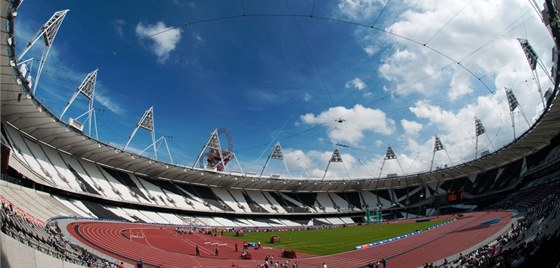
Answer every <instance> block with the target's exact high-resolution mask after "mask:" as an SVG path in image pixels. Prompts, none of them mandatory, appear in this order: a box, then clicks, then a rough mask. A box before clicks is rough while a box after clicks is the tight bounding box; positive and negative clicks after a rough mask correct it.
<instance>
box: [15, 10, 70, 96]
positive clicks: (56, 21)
mask: <svg viewBox="0 0 560 268" xmlns="http://www.w3.org/2000/svg"><path fill="white" fill-rule="evenodd" d="M68 11H69V9H66V10H61V11H57V12H55V13H54V14H53V15H52V16H51V18H50V19H49V20H48V21H47V22H46V23H45V24H43V26H41V29H39V31H38V32H37V33H36V34H35V35H34V36H33V38H31V41H29V43H27V46H26V47H25V49H24V50H23V52H22V53H21V54H20V55H19V57H18V62H19V61H21V59H22V58H23V56H25V54H26V53H27V52H28V51H29V49H31V47H33V45H35V43H37V41H38V40H39V39H40V38H43V41H44V44H45V48H44V49H43V53H42V55H41V59H40V60H39V68H38V69H37V74H36V75H35V83H34V84H33V88H32V93H33V95H35V90H36V89H37V84H39V78H41V73H42V72H43V67H44V66H45V61H46V59H47V56H48V55H49V51H50V50H51V46H52V44H53V42H54V39H55V37H56V34H57V33H58V29H59V28H60V25H61V24H62V21H63V20H64V17H65V16H66V13H68Z"/></svg>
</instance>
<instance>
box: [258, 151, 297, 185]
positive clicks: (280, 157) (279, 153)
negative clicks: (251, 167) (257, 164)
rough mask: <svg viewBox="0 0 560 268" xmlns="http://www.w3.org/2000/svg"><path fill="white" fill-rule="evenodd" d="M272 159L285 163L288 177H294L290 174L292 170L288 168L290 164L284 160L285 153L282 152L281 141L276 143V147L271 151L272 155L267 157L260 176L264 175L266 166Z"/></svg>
mask: <svg viewBox="0 0 560 268" xmlns="http://www.w3.org/2000/svg"><path fill="white" fill-rule="evenodd" d="M270 160H280V161H282V163H284V168H286V172H287V173H288V178H290V179H291V178H292V176H291V175H290V170H289V169H288V166H287V165H286V162H285V161H284V153H282V147H281V146H280V142H276V145H274V149H273V150H272V152H271V153H270V155H269V156H268V158H267V159H266V162H265V163H264V166H263V168H262V171H261V174H260V175H259V177H262V175H263V173H264V171H265V169H266V167H267V166H268V163H269V162H270Z"/></svg>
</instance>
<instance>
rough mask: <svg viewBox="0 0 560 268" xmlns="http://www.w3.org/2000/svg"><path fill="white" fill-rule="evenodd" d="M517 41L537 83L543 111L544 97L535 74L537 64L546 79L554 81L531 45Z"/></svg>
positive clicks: (519, 39) (524, 40) (537, 76)
mask: <svg viewBox="0 0 560 268" xmlns="http://www.w3.org/2000/svg"><path fill="white" fill-rule="evenodd" d="M517 40H518V41H519V44H520V45H521V48H522V49H523V52H524V53H525V57H527V62H528V63H529V67H531V72H532V73H533V77H534V78H535V81H536V82H537V88H538V89H539V94H540V98H541V101H542V105H543V109H545V108H546V103H545V100H544V95H543V93H542V86H541V81H540V79H539V74H538V73H537V64H538V65H539V66H540V67H541V69H543V71H544V73H545V74H546V75H547V77H548V79H550V81H551V82H552V83H554V80H553V79H552V77H551V76H550V74H549V73H548V71H547V70H546V68H545V67H544V64H543V63H542V61H541V60H540V59H539V56H538V55H537V53H536V52H535V50H534V49H533V47H532V46H531V44H529V41H527V40H526V39H521V38H518V39H517Z"/></svg>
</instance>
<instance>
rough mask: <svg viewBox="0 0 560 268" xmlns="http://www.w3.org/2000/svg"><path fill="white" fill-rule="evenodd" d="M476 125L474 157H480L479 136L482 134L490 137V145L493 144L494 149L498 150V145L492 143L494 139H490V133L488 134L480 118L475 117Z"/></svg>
mask: <svg viewBox="0 0 560 268" xmlns="http://www.w3.org/2000/svg"><path fill="white" fill-rule="evenodd" d="M474 125H475V132H476V135H475V140H476V142H475V152H474V159H476V158H478V137H479V136H480V135H486V138H488V140H489V142H490V145H491V146H492V149H494V151H496V147H494V144H493V143H492V140H491V139H490V137H488V134H486V128H484V125H483V124H482V121H480V119H478V118H476V116H475V118H474Z"/></svg>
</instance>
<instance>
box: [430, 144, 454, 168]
mask: <svg viewBox="0 0 560 268" xmlns="http://www.w3.org/2000/svg"><path fill="white" fill-rule="evenodd" d="M439 151H444V152H445V154H446V155H447V158H448V159H449V163H451V162H452V161H451V158H450V157H449V154H448V153H447V150H446V149H445V147H443V143H442V142H441V139H440V138H439V137H438V136H437V135H436V136H435V138H434V150H433V153H432V161H431V164H430V171H432V168H433V166H434V158H435V156H436V152H439Z"/></svg>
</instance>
